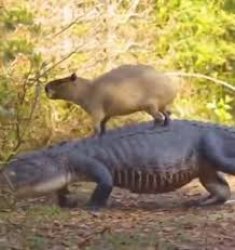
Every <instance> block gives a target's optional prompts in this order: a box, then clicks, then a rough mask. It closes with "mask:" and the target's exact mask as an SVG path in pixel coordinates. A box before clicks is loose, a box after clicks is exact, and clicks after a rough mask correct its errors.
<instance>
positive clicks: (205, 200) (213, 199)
mask: <svg viewBox="0 0 235 250" xmlns="http://www.w3.org/2000/svg"><path fill="white" fill-rule="evenodd" d="M225 201H226V200H225V199H221V198H219V197H217V196H214V195H211V194H210V195H207V196H205V197H202V198H200V199H198V200H194V201H190V202H187V203H186V207H191V206H199V207H205V206H212V205H219V204H223V203H225Z"/></svg>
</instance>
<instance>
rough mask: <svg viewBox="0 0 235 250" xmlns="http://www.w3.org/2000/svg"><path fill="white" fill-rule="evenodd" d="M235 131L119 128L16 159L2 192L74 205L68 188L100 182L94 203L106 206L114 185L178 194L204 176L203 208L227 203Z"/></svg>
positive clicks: (180, 124) (186, 124)
mask: <svg viewBox="0 0 235 250" xmlns="http://www.w3.org/2000/svg"><path fill="white" fill-rule="evenodd" d="M234 146H235V130H233V129H231V128H228V127H224V126H218V125H215V124H210V123H202V122H190V121H181V120H174V121H172V122H171V123H170V125H169V126H167V127H161V126H159V127H153V125H152V123H151V122H147V123H142V124H139V125H134V126H128V127H125V128H119V129H114V130H112V131H109V132H107V134H105V135H104V136H103V137H99V138H98V137H90V138H85V139H82V140H76V141H70V142H63V143H60V144H57V145H55V146H51V147H49V148H45V149H42V150H38V151H34V152H29V153H26V154H23V155H19V156H17V157H16V158H15V159H13V160H12V161H11V162H9V163H8V164H7V166H6V168H4V170H3V171H2V173H1V175H0V176H1V179H0V188H2V190H3V189H5V188H9V187H10V188H11V191H12V192H14V193H15V194H16V195H19V196H20V195H22V196H23V197H24V196H26V195H36V194H44V193H49V192H53V191H54V192H57V194H58V202H59V205H61V206H70V205H73V202H71V200H69V198H67V196H68V194H69V193H68V190H67V186H68V185H69V184H70V183H72V182H76V181H93V182H96V183H97V186H96V189H95V191H94V192H93V194H92V196H91V199H90V202H89V204H90V205H91V206H92V207H101V206H105V205H106V202H107V200H108V197H109V195H110V193H111V191H112V188H113V187H114V186H117V187H121V188H126V189H129V190H130V191H132V192H135V193H165V192H169V191H174V190H176V189H178V188H180V187H182V186H184V185H185V184H187V183H189V182H190V181H191V180H193V179H194V178H199V180H200V182H201V183H202V185H203V186H204V187H205V188H206V189H207V191H208V192H209V193H210V195H209V197H208V198H207V199H203V200H201V202H200V205H210V204H216V203H223V202H225V201H226V200H227V199H228V198H229V197H230V188H229V186H228V184H227V182H226V181H225V179H224V178H223V177H222V176H221V175H220V174H219V173H218V172H217V171H222V172H224V173H229V174H235V161H234V157H235V149H234V148H235V147H234Z"/></svg>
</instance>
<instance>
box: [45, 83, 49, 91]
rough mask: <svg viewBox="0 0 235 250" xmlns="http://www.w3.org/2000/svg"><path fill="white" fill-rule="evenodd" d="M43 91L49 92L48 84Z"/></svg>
mask: <svg viewBox="0 0 235 250" xmlns="http://www.w3.org/2000/svg"><path fill="white" fill-rule="evenodd" d="M45 92H46V93H48V92H49V87H48V85H46V86H45Z"/></svg>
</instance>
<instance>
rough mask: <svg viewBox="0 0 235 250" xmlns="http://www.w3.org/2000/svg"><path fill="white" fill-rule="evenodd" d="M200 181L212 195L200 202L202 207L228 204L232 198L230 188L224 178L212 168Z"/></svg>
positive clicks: (202, 175)
mask: <svg viewBox="0 0 235 250" xmlns="http://www.w3.org/2000/svg"><path fill="white" fill-rule="evenodd" d="M199 180H200V182H201V184H202V185H203V186H204V187H205V189H206V190H207V191H208V192H209V193H210V195H209V196H208V197H206V198H205V197H204V198H203V199H201V200H199V201H198V204H199V205H201V206H207V205H215V204H222V203H224V202H226V201H227V200H228V199H229V198H230V196H231V192H230V188H229V185H228V183H227V181H226V180H225V179H224V177H223V176H222V175H221V174H220V173H218V172H215V171H214V170H213V169H212V168H207V169H206V171H205V170H204V171H203V173H202V174H201V175H200V177H199Z"/></svg>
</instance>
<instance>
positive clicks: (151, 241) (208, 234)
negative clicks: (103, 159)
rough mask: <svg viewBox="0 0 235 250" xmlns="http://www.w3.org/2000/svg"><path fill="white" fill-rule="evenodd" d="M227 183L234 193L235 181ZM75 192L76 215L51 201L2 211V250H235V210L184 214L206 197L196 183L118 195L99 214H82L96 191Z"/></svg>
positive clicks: (195, 209) (194, 209) (234, 206)
mask: <svg viewBox="0 0 235 250" xmlns="http://www.w3.org/2000/svg"><path fill="white" fill-rule="evenodd" d="M227 179H228V181H229V183H230V186H231V189H232V190H233V191H235V178H234V177H233V178H232V177H229V178H227ZM72 188H73V189H74V191H76V193H77V195H78V197H79V200H80V205H79V207H78V208H76V209H61V208H59V207H58V206H56V204H55V197H53V196H50V197H42V198H37V199H28V200H24V201H20V202H17V203H16V205H15V206H14V208H11V209H9V208H8V209H2V210H1V211H0V250H8V249H9V250H10V249H11V250H13V249H14V250H28V249H30V250H31V249H33V250H47V249H50V250H65V249H68V250H79V249H84V250H96V249H97V250H114V249H115V250H116V249H118V250H132V249H133V250H142V249H144V250H158V249H159V250H194V249H195V250H201V249H203V250H204V249H207V250H225V249H226V250H229V249H235V225H234V224H235V204H233V203H228V204H224V205H219V206H212V207H207V208H199V207H190V208H186V206H185V204H186V203H187V202H188V201H189V200H195V199H197V198H199V197H200V196H201V195H203V194H204V195H205V194H206V192H205V191H204V189H203V188H202V187H201V186H200V184H199V183H198V182H197V181H194V182H192V183H190V184H189V185H187V186H185V187H184V188H182V189H180V190H178V191H176V192H172V193H168V194H162V195H136V194H131V193H129V192H127V191H125V190H121V189H114V191H113V192H112V196H111V198H110V204H109V206H108V207H107V208H106V209H103V210H101V211H99V212H96V213H92V212H89V211H87V210H85V209H84V208H83V205H84V203H85V201H86V200H87V199H88V197H89V195H90V193H91V188H92V186H90V185H87V184H85V185H81V186H76V187H72ZM234 193H235V192H234ZM234 196H235V195H234Z"/></svg>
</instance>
